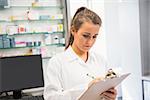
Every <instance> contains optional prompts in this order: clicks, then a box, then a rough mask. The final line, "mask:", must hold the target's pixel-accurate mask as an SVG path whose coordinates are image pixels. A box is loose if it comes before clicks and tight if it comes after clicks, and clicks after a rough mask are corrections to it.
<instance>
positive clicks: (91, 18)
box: [65, 7, 102, 49]
mask: <svg viewBox="0 0 150 100" xmlns="http://www.w3.org/2000/svg"><path fill="white" fill-rule="evenodd" d="M84 22H92V23H93V24H95V25H99V26H101V24H102V21H101V18H100V17H99V16H98V15H97V14H96V13H95V12H93V11H91V10H90V9H88V8H86V7H80V8H79V9H77V11H76V13H75V14H74V16H73V19H72V21H71V27H70V36H69V37H68V38H69V40H68V43H67V45H66V47H65V49H67V48H68V47H69V45H72V44H73V41H74V36H73V35H72V33H71V30H72V28H73V29H74V30H75V31H78V30H79V28H80V27H81V25H82V24H83V23H84Z"/></svg>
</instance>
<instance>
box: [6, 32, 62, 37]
mask: <svg viewBox="0 0 150 100" xmlns="http://www.w3.org/2000/svg"><path fill="white" fill-rule="evenodd" d="M39 34H64V32H63V31H60V32H29V33H15V34H12V35H9V34H7V35H8V36H22V35H39Z"/></svg>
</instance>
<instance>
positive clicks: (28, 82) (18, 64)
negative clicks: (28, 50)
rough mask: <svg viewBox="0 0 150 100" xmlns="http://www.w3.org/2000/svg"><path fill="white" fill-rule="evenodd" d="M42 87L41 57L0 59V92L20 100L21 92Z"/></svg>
mask: <svg viewBox="0 0 150 100" xmlns="http://www.w3.org/2000/svg"><path fill="white" fill-rule="evenodd" d="M43 86H44V81H43V70H42V58H41V55H30V56H15V57H3V58H0V92H8V91H13V97H14V98H21V90H23V89H29V88H36V87H43Z"/></svg>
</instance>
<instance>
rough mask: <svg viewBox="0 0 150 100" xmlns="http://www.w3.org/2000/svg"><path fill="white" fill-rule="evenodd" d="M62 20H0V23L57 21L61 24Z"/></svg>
mask: <svg viewBox="0 0 150 100" xmlns="http://www.w3.org/2000/svg"><path fill="white" fill-rule="evenodd" d="M63 20H64V19H34V20H33V19H32V20H25V19H24V20H0V22H10V23H12V22H24V21H25V22H26V21H28V22H32V21H58V22H62V21H63Z"/></svg>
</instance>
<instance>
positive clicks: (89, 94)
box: [78, 73, 130, 100]
mask: <svg viewBox="0 0 150 100" xmlns="http://www.w3.org/2000/svg"><path fill="white" fill-rule="evenodd" d="M129 75H130V73H127V74H123V75H121V76H119V77H116V78H112V79H106V80H104V81H103V80H102V81H99V82H97V83H94V84H92V85H91V86H90V87H89V88H88V89H87V90H85V91H84V92H83V94H81V96H80V97H79V99H78V100H99V95H100V94H101V93H103V92H105V91H107V90H108V89H110V88H113V87H116V86H117V85H118V84H120V83H121V82H122V81H123V80H124V79H125V78H126V77H127V76H129Z"/></svg>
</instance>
